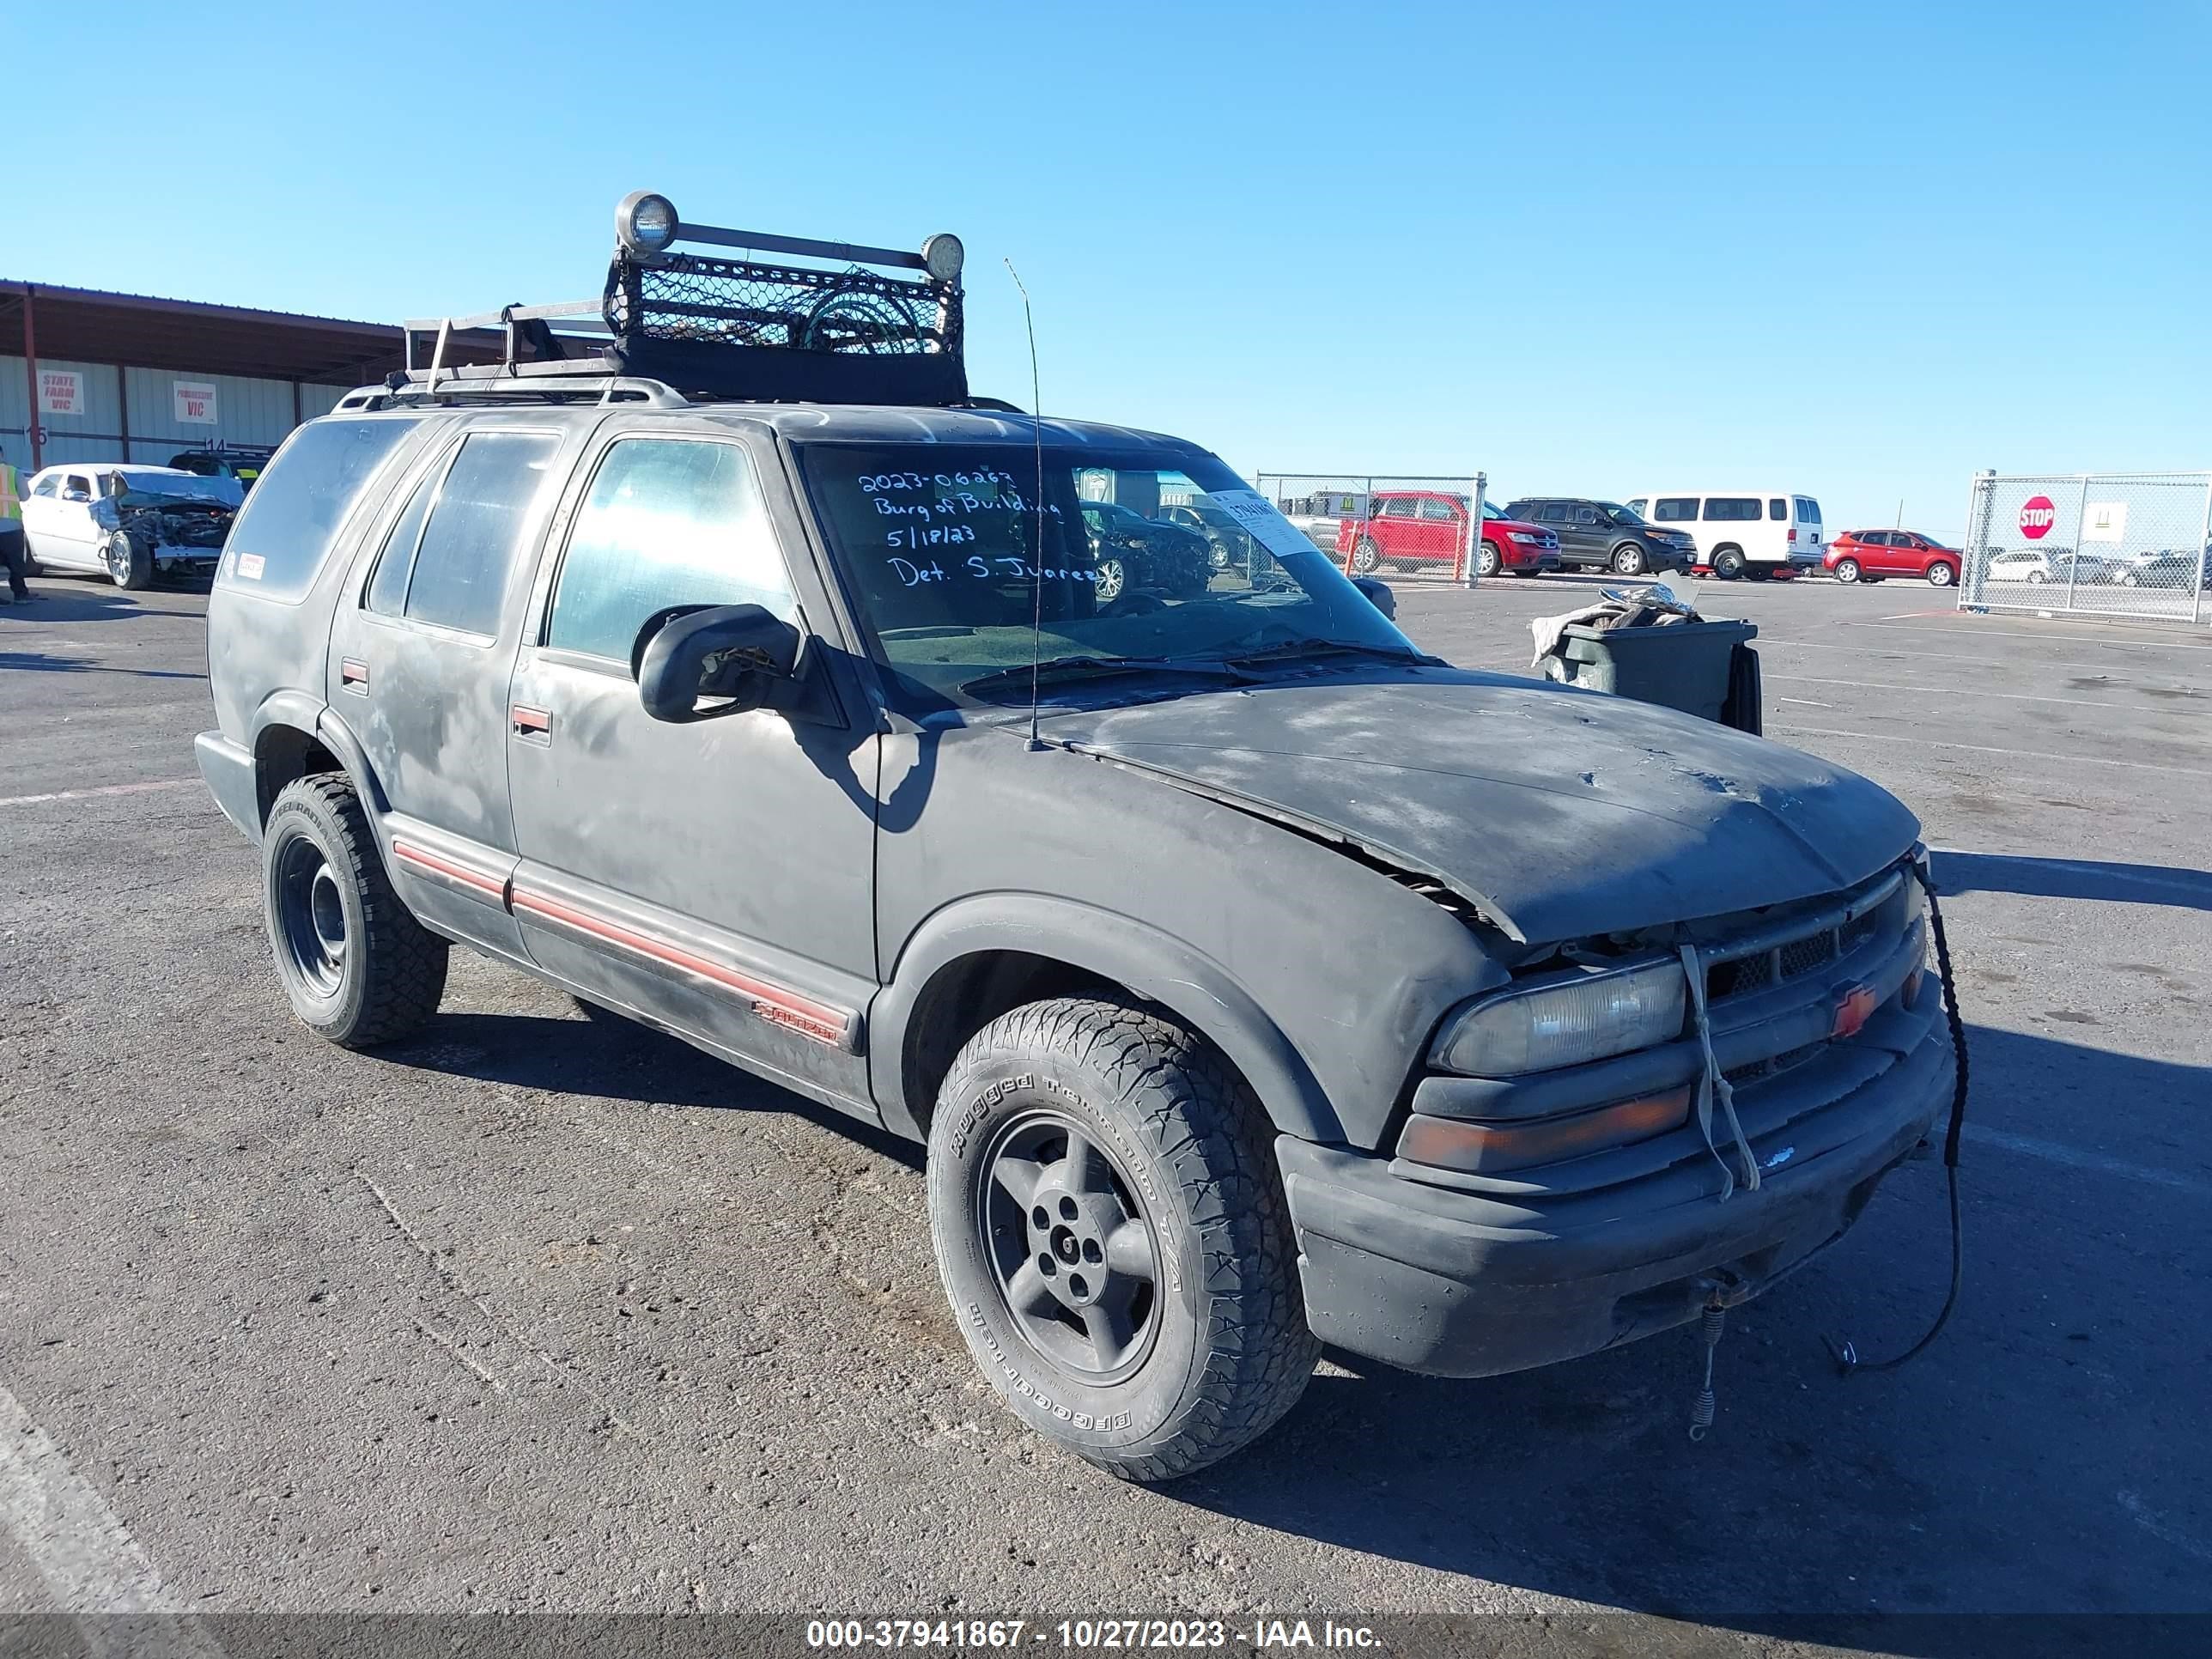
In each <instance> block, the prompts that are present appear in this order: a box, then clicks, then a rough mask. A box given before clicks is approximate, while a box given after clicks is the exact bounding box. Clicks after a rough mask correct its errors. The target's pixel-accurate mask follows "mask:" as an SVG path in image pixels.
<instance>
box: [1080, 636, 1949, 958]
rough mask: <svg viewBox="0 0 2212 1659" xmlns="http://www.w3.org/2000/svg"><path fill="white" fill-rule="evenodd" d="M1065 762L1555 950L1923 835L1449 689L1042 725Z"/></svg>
mask: <svg viewBox="0 0 2212 1659" xmlns="http://www.w3.org/2000/svg"><path fill="white" fill-rule="evenodd" d="M1044 726H1045V729H1046V731H1047V732H1048V734H1049V735H1050V736H1051V737H1052V738H1055V739H1057V740H1058V741H1060V743H1063V744H1067V745H1068V746H1069V747H1071V748H1073V749H1074V750H1078V751H1079V752H1083V753H1087V754H1091V755H1095V756H1098V757H1102V758H1104V759H1107V760H1110V761H1114V762H1117V763H1121V764H1123V765H1127V766H1129V767H1133V768H1136V769H1141V770H1144V771H1146V772H1148V773H1152V774H1153V775H1157V776H1158V777H1160V778H1162V779H1164V780H1165V781H1169V782H1171V783H1173V784H1176V785H1177V786H1178V787H1182V788H1185V789H1188V790H1190V791H1192V792H1193V793H1198V794H1201V795H1206V796H1208V797H1211V798H1212V799H1218V800H1221V801H1225V802H1226V803H1228V804H1230V805H1235V806H1237V807H1240V808H1243V810H1246V811H1252V812H1255V813H1257V814H1260V815H1261V816H1263V817H1271V818H1273V819H1276V820H1278V821H1279V822H1282V823H1288V824H1290V825H1291V826H1293V827H1295V828H1298V829H1306V830H1309V831H1311V832H1313V833H1316V834H1318V835H1321V836H1325V837H1328V838H1330V839H1333V840H1343V841H1348V842H1352V843H1353V844H1354V845H1356V846H1358V848H1361V849H1362V850H1363V851H1364V852H1365V853H1366V854H1369V855H1370V856H1371V857H1373V858H1375V859H1377V860H1382V861H1383V862H1386V863H1389V864H1391V865H1394V866H1399V867H1401V868H1402V869H1404V870H1406V871H1407V872H1411V873H1413V874H1418V875H1425V876H1429V877H1432V878H1435V879H1436V880H1437V881H1439V882H1441V883H1443V884H1444V885H1445V886H1447V887H1449V888H1450V889H1452V890H1454V891H1455V892H1457V893H1459V894H1460V895H1461V896H1463V897H1465V898H1466V899H1467V900H1468V902H1470V903H1472V904H1474V906H1475V907H1476V908H1478V909H1480V911H1482V913H1483V914H1484V915H1486V917H1488V918H1489V920H1491V921H1492V922H1494V923H1495V924H1496V925H1497V926H1498V927H1500V928H1502V929H1503V930H1504V932H1506V933H1509V934H1510V935H1512V936H1513V937H1515V938H1516V939H1522V940H1524V941H1527V942H1530V943H1543V944H1551V943H1557V942H1559V941H1561V940H1565V939H1573V938H1578V937H1582V936H1585V935H1589V934H1595V933H1622V932H1627V931H1630V930H1632V929H1637V928H1642V927H1655V926H1660V925H1663V924H1666V923H1669V922H1678V921H1694V920H1697V919H1699V918H1702V917H1706V916H1716V915H1727V914H1729V913H1731V912H1734V911H1738V910H1747V909H1752V908H1757V907H1759V906H1764V905H1771V904H1780V903H1786V902H1790V901H1793V900H1797V899H1804V898H1810V897H1814V896H1819V895H1822V894H1826V893H1832V892H1833V891H1835V890H1838V889H1839V888H1843V887H1848V886H1850V885H1851V884H1855V883H1857V882H1858V881H1861V880H1863V879H1864V878H1867V877H1869V876H1871V875H1874V874H1875V872H1878V871H1880V870H1881V869H1882V868H1883V867H1885V866H1887V865H1889V864H1891V863H1893V862H1894V861H1895V860H1897V859H1898V858H1899V857H1900V856H1902V855H1903V854H1905V851H1906V850H1907V849H1908V848H1911V845H1912V844H1913V842H1914V841H1915V840H1916V839H1917V836H1918V835H1919V829H1920V826H1919V823H1918V821H1917V819H1916V818H1915V817H1913V816H1912V814H1911V812H1909V811H1906V810H1905V806H1904V805H1903V804H1902V803H1901V802H1899V800H1898V799H1896V797H1894V796H1893V795H1892V794H1890V793H1888V792H1887V790H1885V789H1882V788H1881V787H1878V786H1877V785H1875V784H1873V783H1870V782H1869V781H1867V780H1866V779H1864V778H1863V777H1861V776H1859V775H1857V773H1855V772H1847V771H1845V770H1844V769H1842V768H1840V767H1837V766H1832V765H1830V764H1829V763H1827V762H1826V761H1823V760H1820V759H1818V758H1816V757H1814V756H1811V755H1808V754H1804V753H1802V752H1801V751H1799V750H1795V749H1788V748H1784V747H1783V746H1782V745H1781V744H1775V743H1770V742H1768V741H1766V740H1765V739H1764V738H1754V737H1750V736H1748V735H1747V734H1745V733H1743V732H1735V731H1732V730H1730V729H1729V728H1728V727H1726V726H1716V725H1712V724H1711V723H1709V722H1707V721H1705V720H1695V719H1692V718H1691V717H1690V716H1688V715H1686V714H1676V713H1674V711H1673V710H1671V709H1664V708H1653V707H1651V706H1650V705H1648V704H1644V703H1639V702H1629V701H1627V700H1626V699H1625V698H1620V697H1613V696H1605V695H1603V694H1601V693H1597V692H1588V691H1574V690H1566V689H1565V688H1561V687H1554V686H1548V685H1545V684H1541V683H1539V682H1534V681H1530V680H1526V679H1518V678H1507V677H1505V676H1503V675H1493V674H1480V673H1474V672H1470V671H1462V670H1457V669H1444V668H1435V669H1419V670H1412V671H1406V672H1404V673H1402V674H1400V673H1397V672H1395V671H1391V670H1388V669H1385V670H1382V671H1368V672H1366V673H1364V674H1363V675H1362V676H1360V677H1358V678H1354V677H1352V676H1348V675H1340V674H1329V675H1322V676H1318V677H1316V678H1310V679H1305V680H1291V681H1288V682H1286V683H1283V684H1268V685H1261V686H1255V687H1252V688H1249V689H1243V690H1225V691H1218V692H1206V693H1201V694H1199V695H1195V696H1184V697H1179V698H1175V699H1172V700H1169V701H1163V702H1147V703H1141V704H1138V705H1135V706H1133V707H1127V708H1109V709H1098V710H1068V711H1064V712H1060V713H1056V714H1054V713H1048V714H1047V715H1046V717H1045V720H1044Z"/></svg>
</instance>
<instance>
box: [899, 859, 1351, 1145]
mask: <svg viewBox="0 0 2212 1659" xmlns="http://www.w3.org/2000/svg"><path fill="white" fill-rule="evenodd" d="M992 951H1023V952H1025V953H1027V954H1029V955H1031V956H1039V957H1049V958H1051V959H1052V960H1054V961H1056V962H1063V963H1067V964H1068V965H1069V966H1070V967H1073V968H1078V969H1083V970H1084V971H1085V972H1087V973H1093V974H1097V975H1100V976H1101V977H1102V978H1105V979H1109V980H1112V981H1115V982H1116V983H1117V984H1121V985H1125V986H1127V987H1128V988H1129V989H1130V990H1132V991H1133V992H1135V993H1136V994H1138V995H1139V996H1140V997H1143V998H1145V999H1146V1000H1147V1001H1150V1002H1156V1003H1158V1004H1159V1005H1160V1006H1162V1007H1164V1008H1166V1009H1168V1010H1170V1011H1171V1012H1173V1013H1174V1014H1175V1015H1176V1017H1177V1018H1180V1019H1182V1021H1183V1022H1184V1023H1185V1024H1188V1025H1189V1027H1190V1028H1191V1029H1192V1030H1194V1031H1197V1032H1199V1033H1200V1034H1201V1035H1202V1036H1205V1037H1206V1039H1207V1040H1208V1041H1209V1042H1212V1043H1213V1044H1214V1046H1215V1047H1217V1048H1219V1049H1220V1050H1221V1051H1222V1052H1223V1053H1224V1054H1227V1055H1228V1056H1229V1059H1230V1060H1231V1063H1232V1064H1234V1065H1235V1066H1236V1067H1237V1070H1238V1071H1239V1072H1241V1073H1243V1076H1244V1078H1245V1079H1246V1081H1248V1082H1249V1083H1250V1084H1251V1085H1252V1087H1253V1090H1254V1091H1255V1093H1257V1094H1258V1096H1259V1097H1260V1103H1261V1105H1262V1106H1263V1107H1265V1108H1266V1109H1267V1115H1268V1118H1269V1119H1270V1120H1271V1121H1273V1123H1274V1125H1275V1127H1276V1128H1277V1129H1278V1130H1279V1131H1280V1132H1282V1133H1285V1134H1294V1135H1297V1136H1300V1137H1302V1138H1303V1139H1307V1140H1319V1141H1340V1140H1342V1139H1344V1138H1345V1136H1344V1128H1343V1126H1342V1124H1340V1122H1339V1121H1338V1120H1337V1115H1336V1112H1335V1110H1334V1108H1333V1107H1332V1106H1331V1105H1330V1104H1329V1102H1328V1096H1327V1095H1326V1094H1325V1093H1324V1092H1323V1091H1322V1087H1321V1085H1320V1083H1319V1082H1318V1081H1316V1079H1315V1076H1314V1073H1313V1069H1312V1067H1310V1066H1308V1065H1307V1063H1306V1061H1305V1059H1304V1056H1303V1055H1301V1054H1299V1053H1298V1051H1297V1048H1296V1047H1295V1046H1294V1045H1293V1044H1292V1043H1291V1041H1290V1039H1289V1038H1288V1037H1287V1036H1285V1035H1284V1034H1283V1032H1282V1030H1281V1029H1280V1028H1279V1027H1278V1026H1277V1025H1276V1024H1275V1023H1274V1022H1273V1020H1272V1019H1270V1018H1268V1017H1267V1014H1266V1012H1263V1011H1262V1010H1261V1006H1260V1005H1259V1004H1258V1003H1257V1002H1256V1001H1255V1000H1253V998H1252V997H1251V996H1250V994H1248V993H1247V992H1246V991H1245V990H1244V989H1243V987H1242V986H1240V985H1238V984H1237V981H1235V980H1234V979H1232V978H1231V976H1230V975H1229V974H1228V973H1227V972H1226V971H1225V969H1222V967H1221V966H1220V965H1219V964H1218V963H1215V962H1213V961H1212V959H1211V958H1209V957H1206V956H1205V955H1204V954H1203V953H1201V952H1200V951H1198V950H1197V949H1196V948H1195V947H1194V946H1193V945H1189V944H1188V943H1186V942H1185V941H1184V940H1182V939H1176V938H1175V937H1174V936H1172V935H1171V934H1168V933H1162V932H1160V931H1159V930H1158V929H1157V928H1153V927H1146V925H1144V924H1143V923H1141V922H1138V921H1132V920H1130V919H1129V918H1128V917H1127V916H1123V915H1115V914H1114V913H1113V912H1110V911H1107V910H1103V909H1099V908H1096V907H1094V906H1091V905H1088V904H1084V903H1081V902H1077V901H1075V900H1072V899H1065V898H1055V897H1052V896H1048V895H1045V894H1042V893H986V894H980V895H978V896H975V897H972V898H966V899H962V900H959V901H957V902H955V903H952V904H950V905H947V906H946V907H945V908H943V909H941V910H939V911H937V912H936V913H935V914H933V915H931V916H929V917H928V918H927V920H925V921H923V922H922V923H921V926H920V927H917V928H915V931H914V933H913V935H912V936H911V937H910V938H909V939H908V941H907V944H906V946H905V948H904V949H903V950H902V951H900V953H899V957H898V961H897V963H896V966H895V967H894V968H893V969H892V973H891V976H890V981H889V982H888V983H887V984H885V985H884V987H883V988H882V989H881V990H880V991H878V993H877V994H876V996H875V998H874V999H873V1000H872V1003H871V1004H870V1007H869V1014H868V1025H869V1030H870V1031H871V1033H872V1036H871V1037H870V1040H869V1043H868V1081H869V1086H870V1090H871V1091H872V1094H873V1095H874V1097H875V1100H876V1103H877V1105H878V1107H880V1108H881V1109H882V1110H883V1112H884V1117H885V1119H886V1121H889V1122H890V1124H891V1125H892V1126H893V1127H902V1128H904V1129H905V1130H906V1132H907V1133H913V1134H915V1135H917V1136H918V1135H919V1134H920V1133H921V1131H920V1127H919V1126H920V1124H921V1121H923V1118H924V1116H925V1114H926V1113H927V1108H928V1106H929V1104H930V1103H928V1102H927V1101H909V1100H908V1099H907V1097H906V1082H905V1076H904V1066H903V1064H902V1056H903V1055H904V1054H905V1053H906V1047H907V1036H908V1022H909V1021H910V1020H911V1018H913V1015H914V1011H915V1006H916V1005H917V1004H918V1003H919V1002H920V1000H921V995H922V992H923V990H924V988H925V987H927V985H928V984H929V983H930V981H932V980H933V978H935V977H936V975H937V974H938V973H939V970H941V969H945V968H946V967H948V966H950V965H951V963H955V962H957V961H959V960H960V959H961V958H962V957H970V956H978V955H982V954H986V953H988V952H992Z"/></svg>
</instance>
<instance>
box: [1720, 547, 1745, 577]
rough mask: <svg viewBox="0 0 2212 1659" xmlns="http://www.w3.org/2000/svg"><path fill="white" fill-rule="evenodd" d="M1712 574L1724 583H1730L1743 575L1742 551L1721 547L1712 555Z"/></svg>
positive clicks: (1737, 548) (1736, 548) (1735, 548)
mask: <svg viewBox="0 0 2212 1659" xmlns="http://www.w3.org/2000/svg"><path fill="white" fill-rule="evenodd" d="M1713 574H1714V575H1716V576H1717V577H1719V578H1720V579H1721V580H1723V581H1724V582H1732V581H1734V580H1735V579H1736V578H1737V577H1739V576H1741V575H1742V574H1743V550H1742V549H1741V548H1740V547H1723V548H1722V549H1721V550H1719V551H1718V552H1717V553H1715V554H1714V555H1713Z"/></svg>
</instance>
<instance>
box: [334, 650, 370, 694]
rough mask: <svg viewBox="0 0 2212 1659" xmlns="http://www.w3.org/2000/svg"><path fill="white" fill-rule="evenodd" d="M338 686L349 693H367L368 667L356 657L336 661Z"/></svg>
mask: <svg viewBox="0 0 2212 1659" xmlns="http://www.w3.org/2000/svg"><path fill="white" fill-rule="evenodd" d="M338 684H340V685H342V686H343V687H344V688H345V689H346V690H349V691H358V692H360V693H362V695H363V696H367V695H368V664H367V663H365V662H362V660H361V659H359V658H357V657H343V658H340V659H339V660H338Z"/></svg>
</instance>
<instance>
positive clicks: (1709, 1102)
mask: <svg viewBox="0 0 2212 1659" xmlns="http://www.w3.org/2000/svg"><path fill="white" fill-rule="evenodd" d="M1680 951H1681V957H1682V972H1683V973H1684V974H1685V975H1687V976H1688V978H1689V981H1690V1007H1691V1010H1692V1012H1693V1013H1694V1014H1695V1015H1696V1017H1697V1021H1698V1045H1699V1048H1703V1049H1704V1050H1705V1072H1704V1074H1703V1075H1702V1076H1700V1077H1699V1079H1698V1098H1697V1106H1696V1111H1697V1119H1698V1133H1700V1134H1702V1135H1704V1136H1705V1150H1706V1151H1707V1152H1711V1154H1712V1155H1713V1162H1714V1163H1716V1164H1719V1165H1720V1166H1721V1195H1720V1199H1719V1201H1720V1202H1721V1203H1723V1204H1725V1203H1727V1202H1728V1200H1729V1198H1730V1196H1732V1195H1733V1194H1734V1193H1735V1189H1736V1187H1737V1184H1738V1179H1739V1178H1738V1176H1737V1173H1736V1171H1735V1170H1734V1169H1732V1168H1731V1167H1730V1166H1729V1161H1728V1159H1727V1158H1724V1157H1723V1156H1722V1154H1721V1149H1720V1147H1719V1146H1718V1145H1717V1143H1716V1142H1715V1141H1714V1139H1713V1109H1714V1107H1715V1106H1716V1105H1717V1106H1718V1107H1719V1108H1720V1111H1721V1115H1722V1116H1723V1117H1724V1118H1725V1119H1726V1120H1727V1121H1728V1131H1729V1136H1730V1137H1731V1138H1732V1139H1734V1141H1735V1149H1736V1152H1737V1155H1738V1156H1739V1157H1740V1158H1741V1159H1742V1160H1743V1173H1742V1176H1741V1185H1742V1187H1743V1189H1744V1190H1745V1191H1746V1192H1747V1193H1755V1192H1757V1191H1758V1190H1759V1158H1758V1155H1757V1154H1756V1153H1754V1152H1753V1151H1752V1150H1751V1139H1750V1137H1749V1136H1747V1135H1746V1134H1745V1133H1744V1132H1743V1124H1742V1123H1741V1121H1739V1120H1738V1119H1737V1117H1736V1115H1735V1085H1733V1084H1731V1083H1730V1082H1729V1080H1728V1079H1727V1078H1725V1077H1723V1076H1722V1075H1721V1062H1720V1057H1719V1056H1718V1055H1717V1054H1714V1053H1713V1018H1712V1013H1711V1010H1710V1009H1708V1008H1707V1007H1706V1006H1705V959H1704V958H1703V957H1700V956H1699V954H1698V947H1697V946H1696V945H1683V946H1681V947H1680Z"/></svg>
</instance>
